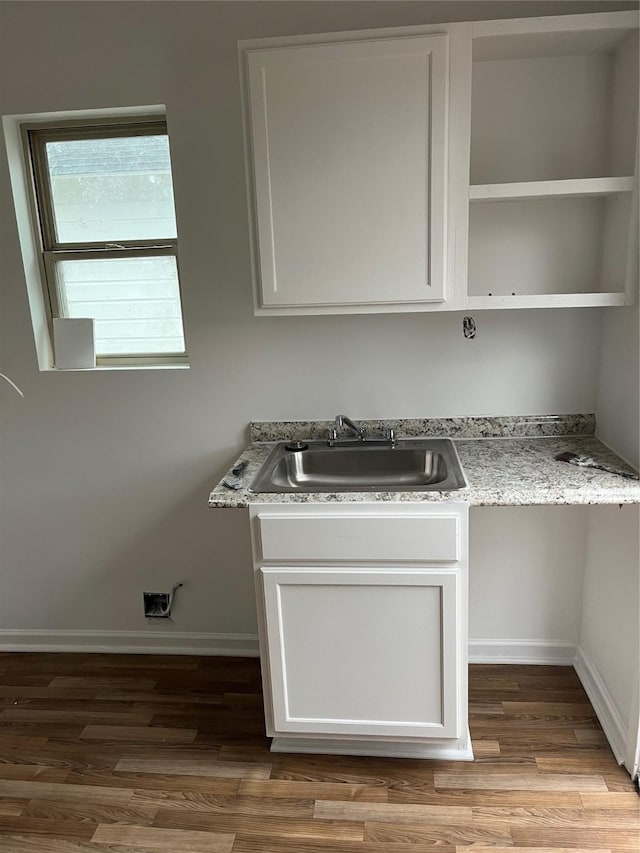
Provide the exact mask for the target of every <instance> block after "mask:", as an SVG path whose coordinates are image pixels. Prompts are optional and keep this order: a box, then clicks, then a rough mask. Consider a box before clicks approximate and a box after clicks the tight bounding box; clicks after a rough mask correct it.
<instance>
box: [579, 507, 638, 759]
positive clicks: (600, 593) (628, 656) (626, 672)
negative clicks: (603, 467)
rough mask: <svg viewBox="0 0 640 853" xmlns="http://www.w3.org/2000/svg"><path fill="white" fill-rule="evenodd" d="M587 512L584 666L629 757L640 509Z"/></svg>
mask: <svg viewBox="0 0 640 853" xmlns="http://www.w3.org/2000/svg"><path fill="white" fill-rule="evenodd" d="M588 512H589V517H588V528H587V529H588V535H587V549H586V555H587V556H586V562H585V572H584V599H583V611H582V627H581V636H580V647H581V652H582V654H583V655H585V656H586V660H585V661H584V662H585V664H586V666H587V667H590V668H591V671H595V673H597V676H598V677H599V678H600V680H601V682H602V687H603V688H604V690H603V689H602V688H601V689H600V695H601V696H602V695H604V696H605V697H608V708H607V709H606V714H605V715H604V721H605V722H604V723H603V724H604V725H605V726H606V721H609V720H612V721H613V724H612V723H609V729H607V728H606V727H605V731H607V734H608V735H609V737H610V739H611V740H612V745H614V749H615V746H616V745H617V746H619V748H620V753H621V755H624V756H626V757H627V761H628V762H629V759H630V756H631V755H632V754H633V752H634V750H635V745H636V744H637V742H638V740H637V739H638V733H639V730H640V705H639V697H638V672H639V670H640V633H639V627H638V612H639V609H640V584H639V579H638V566H640V550H639V549H640V509H639V508H638V507H637V506H626V507H617V506H610V507H589V509H588ZM612 626H615V629H614V630H612ZM594 704H595V703H594ZM596 709H598V708H597V705H596ZM601 719H603V718H602V717H601ZM611 732H613V737H612V734H611ZM625 740H626V741H627V748H626V750H625Z"/></svg>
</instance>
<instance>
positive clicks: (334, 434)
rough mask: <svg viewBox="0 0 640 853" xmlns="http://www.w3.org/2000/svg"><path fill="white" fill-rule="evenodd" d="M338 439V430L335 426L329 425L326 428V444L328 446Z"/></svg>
mask: <svg viewBox="0 0 640 853" xmlns="http://www.w3.org/2000/svg"><path fill="white" fill-rule="evenodd" d="M337 440H338V430H337V429H336V428H335V427H329V429H328V430H327V444H328V445H329V447H331V445H332V444H333V443H334V442H335V441H337Z"/></svg>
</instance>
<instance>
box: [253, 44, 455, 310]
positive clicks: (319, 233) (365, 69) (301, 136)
mask: <svg viewBox="0 0 640 853" xmlns="http://www.w3.org/2000/svg"><path fill="white" fill-rule="evenodd" d="M447 40H448V36H447V34H436V35H429V36H414V37H404V38H389V39H380V40H378V41H376V40H368V41H361V42H359V41H353V42H343V43H335V44H320V45H304V46H300V47H287V48H270V49H263V50H250V51H248V53H247V75H248V107H249V114H250V135H251V155H252V160H253V179H254V187H253V189H254V192H255V214H256V221H257V223H256V224H257V227H256V228H255V230H254V240H255V243H256V246H255V249H256V254H257V264H256V266H257V267H258V268H259V269H258V274H259V276H260V279H261V305H262V307H286V306H309V307H311V306H322V305H325V306H329V305H349V304H351V305H354V304H365V303H373V304H375V303H377V304H380V303H403V302H429V301H442V300H443V299H444V260H445V257H444V255H445V222H446V210H445V208H446V173H447V162H446V160H447V157H446V143H447V140H446V129H447V128H446V103H447V78H448V58H447V53H448V51H447V45H448V41H447Z"/></svg>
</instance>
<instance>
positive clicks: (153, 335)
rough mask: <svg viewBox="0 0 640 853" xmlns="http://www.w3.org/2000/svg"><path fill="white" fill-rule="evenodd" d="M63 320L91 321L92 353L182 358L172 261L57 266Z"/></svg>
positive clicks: (127, 260) (89, 261) (86, 262)
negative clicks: (92, 329)
mask: <svg viewBox="0 0 640 853" xmlns="http://www.w3.org/2000/svg"><path fill="white" fill-rule="evenodd" d="M56 272H57V288H58V302H59V306H60V316H62V317H93V318H94V319H95V336H96V354H97V355H98V356H100V355H105V356H107V355H136V354H146V353H153V354H156V353H158V354H160V353H176V354H177V353H184V350H185V343H184V334H183V327H182V317H181V310H180V293H179V289H178V271H177V265H176V259H175V257H173V256H161V257H148V256H147V257H139V258H115V259H114V258H98V259H87V260H65V261H58V262H57V263H56Z"/></svg>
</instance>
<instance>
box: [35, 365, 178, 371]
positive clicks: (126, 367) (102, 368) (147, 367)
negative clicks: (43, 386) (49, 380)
mask: <svg viewBox="0 0 640 853" xmlns="http://www.w3.org/2000/svg"><path fill="white" fill-rule="evenodd" d="M190 367H191V365H190V364H98V365H96V366H95V367H64V368H60V367H47V368H45V369H44V370H42V371H41V372H42V373H101V372H103V371H110V370H115V371H122V370H189V369H190Z"/></svg>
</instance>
